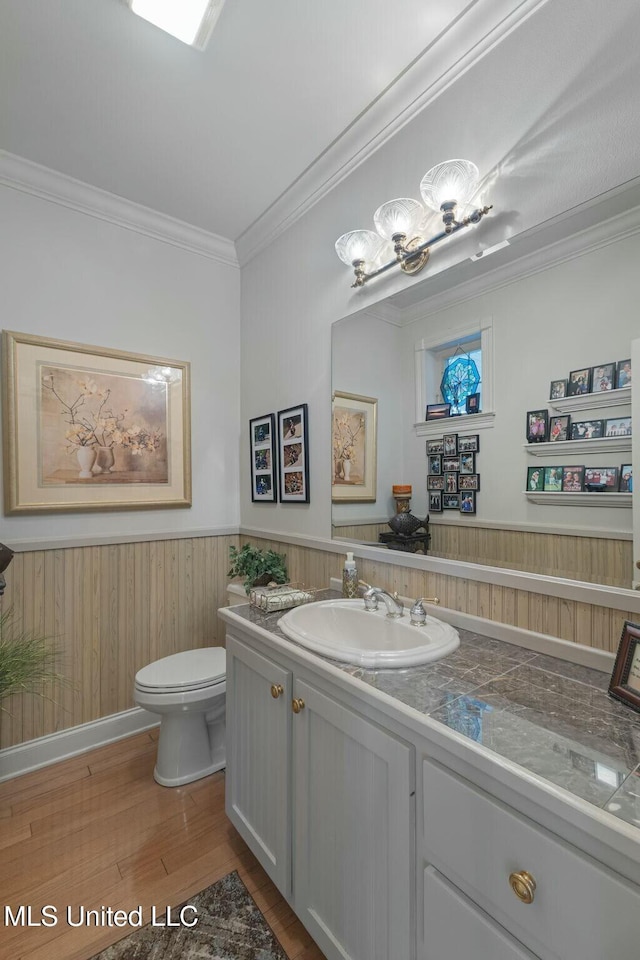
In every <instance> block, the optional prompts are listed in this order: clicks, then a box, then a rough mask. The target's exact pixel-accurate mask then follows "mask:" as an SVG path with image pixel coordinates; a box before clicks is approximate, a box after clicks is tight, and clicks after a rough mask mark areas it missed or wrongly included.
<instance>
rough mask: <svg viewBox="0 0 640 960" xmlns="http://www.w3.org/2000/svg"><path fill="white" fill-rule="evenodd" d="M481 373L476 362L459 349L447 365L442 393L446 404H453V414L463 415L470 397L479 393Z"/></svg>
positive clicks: (441, 385)
mask: <svg viewBox="0 0 640 960" xmlns="http://www.w3.org/2000/svg"><path fill="white" fill-rule="evenodd" d="M479 386H480V373H479V372H478V367H477V364H476V362H475V360H473V359H472V357H471V356H470V354H469V353H465V352H464V351H463V350H462V348H461V347H458V348H457V350H456V352H455V353H454V354H453V356H452V357H449V359H448V360H447V362H446V364H445V368H444V373H443V375H442V380H441V381H440V393H441V394H442V399H443V400H444V402H445V403H450V404H451V413H452V414H454V413H462V411H463V410H464V409H465V401H466V399H467V397H468V396H470V395H471V394H473V393H477V392H478V387H479Z"/></svg>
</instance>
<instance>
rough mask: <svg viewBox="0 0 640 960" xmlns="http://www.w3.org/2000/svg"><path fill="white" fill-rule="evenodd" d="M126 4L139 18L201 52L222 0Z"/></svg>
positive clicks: (140, 0) (152, 0)
mask: <svg viewBox="0 0 640 960" xmlns="http://www.w3.org/2000/svg"><path fill="white" fill-rule="evenodd" d="M128 3H129V6H130V7H131V9H132V10H133V12H134V13H137V14H138V16H139V17H142V18H143V19H144V20H148V21H149V23H153V24H154V25H155V26H156V27H160V29H161V30H164V31H165V32H166V33H170V34H171V36H172V37H176V38H177V39H178V40H182V42H183V43H188V44H189V45H190V46H195V47H198V48H199V49H201V50H202V49H204V46H205V44H206V42H207V40H208V39H209V36H210V34H211V31H212V30H213V27H214V25H215V22H216V20H217V19H218V17H219V15H220V11H221V10H222V7H223V5H224V0H128Z"/></svg>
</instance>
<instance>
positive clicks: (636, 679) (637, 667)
mask: <svg viewBox="0 0 640 960" xmlns="http://www.w3.org/2000/svg"><path fill="white" fill-rule="evenodd" d="M609 696H610V697H613V698H614V699H615V700H619V701H620V703H624V704H625V705H626V706H628V707H631V708H632V709H633V710H637V711H638V712H640V624H638V623H631V621H630V620H625V621H624V625H623V627H622V635H621V637H620V643H619V644H618V652H617V654H616V660H615V663H614V665H613V672H612V674H611V679H610V681H609Z"/></svg>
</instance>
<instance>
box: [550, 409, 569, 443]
mask: <svg viewBox="0 0 640 960" xmlns="http://www.w3.org/2000/svg"><path fill="white" fill-rule="evenodd" d="M570 430H571V417H570V416H569V415H568V414H563V415H562V416H559V417H550V419H549V443H557V442H558V441H559V440H568V439H569V438H570V436H571V434H570Z"/></svg>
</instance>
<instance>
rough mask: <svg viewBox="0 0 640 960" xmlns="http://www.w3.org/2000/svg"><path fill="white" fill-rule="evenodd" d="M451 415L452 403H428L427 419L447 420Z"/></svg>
mask: <svg viewBox="0 0 640 960" xmlns="http://www.w3.org/2000/svg"><path fill="white" fill-rule="evenodd" d="M450 416H451V404H450V403H428V404H427V412H426V414H425V419H426V420H446V419H447V417H450Z"/></svg>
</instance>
